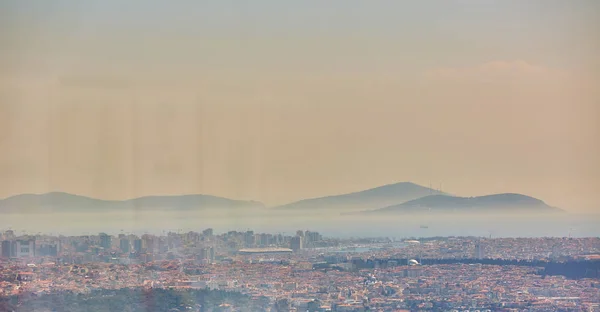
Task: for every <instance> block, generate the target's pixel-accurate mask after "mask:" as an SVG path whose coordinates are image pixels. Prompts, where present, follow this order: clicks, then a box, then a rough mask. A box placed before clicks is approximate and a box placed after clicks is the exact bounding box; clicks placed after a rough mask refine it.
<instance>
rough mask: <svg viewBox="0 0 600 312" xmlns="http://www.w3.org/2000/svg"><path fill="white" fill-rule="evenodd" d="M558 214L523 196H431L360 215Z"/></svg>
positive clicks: (537, 200)
mask: <svg viewBox="0 0 600 312" xmlns="http://www.w3.org/2000/svg"><path fill="white" fill-rule="evenodd" d="M509 211H510V212H522V213H528V212H529V213H537V212H540V213H546V212H560V211H562V210H561V209H558V208H555V207H551V206H549V205H547V204H546V203H544V202H543V201H541V200H539V199H537V198H533V197H530V196H526V195H522V194H513V193H506V194H493V195H486V196H478V197H455V196H448V195H431V196H425V197H422V198H418V199H415V200H411V201H408V202H405V203H402V204H398V205H393V206H388V207H385V208H380V209H376V210H370V211H363V212H361V213H367V214H409V213H424V212H427V213H429V212H509Z"/></svg>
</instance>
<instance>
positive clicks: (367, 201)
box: [275, 182, 444, 212]
mask: <svg viewBox="0 0 600 312" xmlns="http://www.w3.org/2000/svg"><path fill="white" fill-rule="evenodd" d="M436 194H438V195H439V194H444V193H442V192H439V191H437V190H433V189H430V188H427V187H423V186H420V185H417V184H414V183H411V182H401V183H396V184H389V185H384V186H380V187H376V188H372V189H368V190H364V191H359V192H353V193H348V194H342V195H334V196H326V197H319V198H311V199H304V200H301V201H297V202H293V203H290V204H286V205H282V206H278V207H275V209H280V210H294V211H303V210H322V211H327V210H335V211H338V212H339V211H340V210H344V211H356V210H367V209H376V208H380V207H386V206H389V205H396V204H399V203H403V202H406V201H409V200H413V199H417V198H421V197H423V196H428V195H436Z"/></svg>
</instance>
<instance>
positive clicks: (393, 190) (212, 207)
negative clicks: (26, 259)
mask: <svg viewBox="0 0 600 312" xmlns="http://www.w3.org/2000/svg"><path fill="white" fill-rule="evenodd" d="M258 210H260V212H261V213H264V214H265V216H268V215H275V214H288V213H290V212H292V213H301V214H304V213H310V214H315V213H317V214H318V213H331V212H333V213H335V214H338V215H339V214H361V215H362V214H415V213H425V212H427V213H430V212H445V213H450V212H507V211H516V210H518V211H520V212H535V213H539V212H561V211H562V210H561V209H558V208H555V207H551V206H549V205H547V204H546V203H544V202H543V201H541V200H539V199H536V198H533V197H530V196H526V195H522V194H513V193H507V194H493V195H486V196H478V197H458V196H453V195H450V194H446V193H443V192H441V191H438V190H434V189H431V188H427V187H423V186H420V185H417V184H414V183H411V182H401V183H395V184H389V185H384V186H380V187H376V188H372V189H368V190H364V191H359V192H353V193H348V194H342V195H333V196H326V197H319V198H310V199H304V200H300V201H297V202H293V203H290V204H287V205H282V206H277V207H273V208H270V209H266V206H265V205H264V204H263V203H261V202H257V201H249V200H234V199H228V198H224V197H218V196H212V195H203V194H193V195H166V196H144V197H139V198H134V199H128V200H102V199H96V198H91V197H86V196H80V195H74V194H69V193H63V192H51V193H45V194H21V195H15V196H12V197H8V198H5V199H2V200H0V213H47V212H105V211H106V212H110V211H113V212H114V211H174V212H176V211H211V212H225V213H234V212H235V213H241V212H244V211H254V212H258Z"/></svg>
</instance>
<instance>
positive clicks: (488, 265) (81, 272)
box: [0, 229, 600, 311]
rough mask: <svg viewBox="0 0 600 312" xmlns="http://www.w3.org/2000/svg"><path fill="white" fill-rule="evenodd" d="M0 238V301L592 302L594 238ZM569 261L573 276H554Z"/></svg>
mask: <svg viewBox="0 0 600 312" xmlns="http://www.w3.org/2000/svg"><path fill="white" fill-rule="evenodd" d="M0 241H1V247H2V248H1V250H0V251H1V253H0V298H24V297H26V296H28V295H35V296H44V295H47V294H57V293H64V292H67V293H76V294H89V293H92V292H94V291H96V290H99V289H101V290H119V289H125V288H140V289H170V290H174V291H186V290H190V289H194V290H197V289H203V290H221V291H227V292H229V293H239V294H243V295H247V296H250V297H251V298H252V300H261V302H264V309H265V310H270V311H282V310H285V311H403V310H410V311H414V310H441V311H465V310H468V311H476V310H480V311H487V310H490V311H492V310H493V311H523V310H531V311H537V310H545V311H553V310H561V311H598V309H599V308H598V304H599V302H600V279H599V278H598V261H599V259H600V256H598V255H599V254H600V238H570V237H564V238H491V237H485V238H483V237H436V238H404V239H390V238H354V239H339V238H331V237H323V236H322V235H321V234H319V233H317V232H314V231H297V232H296V233H295V234H294V235H283V234H267V233H254V232H253V231H243V232H239V231H230V232H227V233H220V234H217V233H214V232H213V230H212V229H206V230H204V231H201V232H186V233H174V232H169V233H165V234H164V235H161V236H157V235H149V234H144V235H141V236H138V235H133V234H125V233H122V234H118V235H109V234H105V233H99V234H97V235H85V236H50V235H43V234H36V235H24V234H23V233H22V234H21V235H16V234H15V232H14V231H12V230H7V231H5V232H3V233H2V234H1V235H0ZM570 264H571V265H574V266H575V267H576V268H579V269H578V271H577V272H579V273H577V274H578V275H577V274H575V273H574V274H575V275H573V276H570V275H569V274H570V273H564V274H563V273H561V272H562V271H560V270H562V269H561V268H563V267H564V268H567V269H568V266H569V265H570ZM545 266H546V267H545ZM584 266H586V267H585V269H584ZM588 267H589V268H588ZM551 268H552V270H554V271H556V272H554V271H551ZM567 269H565V270H567ZM549 270H550V271H549ZM15 300H16V301H15ZM15 300H13V304H14V305H15V306H18V304H19V300H20V299H15ZM185 309H187V310H188V311H189V310H192V309H197V311H205V310H201V307H191V306H190V307H185ZM219 309H220V310H221V311H246V310H247V309H248V307H241V306H236V305H235V304H231V303H224V304H223V305H221V306H219ZM174 311H179V310H174Z"/></svg>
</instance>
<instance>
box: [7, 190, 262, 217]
mask: <svg viewBox="0 0 600 312" xmlns="http://www.w3.org/2000/svg"><path fill="white" fill-rule="evenodd" d="M230 208H236V209H237V208H264V205H263V204H262V203H259V202H253V201H242V200H232V199H227V198H222V197H216V196H210V195H173V196H146V197H140V198H135V199H130V200H123V201H117V200H101V199H95V198H90V197H85V196H79V195H73V194H68V193H61V192H52V193H46V194H22V195H16V196H12V197H8V198H5V199H3V200H0V213H1V212H60V211H69V212H75V211H77V212H86V211H95V212H97V211H107V210H123V209H140V210H153V209H161V210H169V209H171V210H193V209H230Z"/></svg>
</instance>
